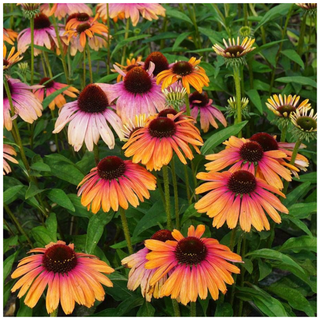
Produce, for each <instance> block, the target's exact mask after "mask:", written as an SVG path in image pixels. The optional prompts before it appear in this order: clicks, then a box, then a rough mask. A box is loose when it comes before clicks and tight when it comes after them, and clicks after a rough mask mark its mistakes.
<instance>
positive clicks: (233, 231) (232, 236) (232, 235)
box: [229, 228, 237, 251]
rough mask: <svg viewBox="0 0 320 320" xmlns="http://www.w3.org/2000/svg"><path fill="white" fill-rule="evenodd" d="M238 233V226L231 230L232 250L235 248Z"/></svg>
mask: <svg viewBox="0 0 320 320" xmlns="http://www.w3.org/2000/svg"><path fill="white" fill-rule="evenodd" d="M236 233H237V228H234V229H233V230H232V232H231V238H230V245H229V247H230V250H231V251H232V250H233V247H234V241H235V239H236Z"/></svg>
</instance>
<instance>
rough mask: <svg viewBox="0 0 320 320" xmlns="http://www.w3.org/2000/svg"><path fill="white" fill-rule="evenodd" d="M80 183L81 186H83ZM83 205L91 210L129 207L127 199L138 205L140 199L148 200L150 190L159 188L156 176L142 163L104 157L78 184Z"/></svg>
mask: <svg viewBox="0 0 320 320" xmlns="http://www.w3.org/2000/svg"><path fill="white" fill-rule="evenodd" d="M80 186H81V187H80ZM78 187H80V189H79V191H78V196H81V204H82V205H83V206H86V207H87V209H88V210H90V207H91V211H92V213H97V212H98V211H99V210H100V208H101V207H102V210H103V211H104V212H109V211H110V209H112V210H114V211H117V210H118V209H119V207H122V208H123V209H128V207H129V204H128V202H129V203H130V204H131V205H132V206H134V207H137V206H138V205H139V200H140V201H141V202H143V201H144V198H146V199H149V197H150V193H149V190H155V189H156V178H155V177H154V176H153V175H152V174H151V173H150V172H148V171H147V170H146V169H145V168H143V167H142V166H140V165H138V164H135V163H132V161H131V160H122V159H121V158H119V157H116V156H108V157H106V158H104V159H102V160H101V161H100V162H99V164H98V166H97V167H95V168H93V169H91V171H90V173H89V174H88V175H87V176H85V177H84V179H83V180H82V181H81V182H80V183H79V185H78Z"/></svg>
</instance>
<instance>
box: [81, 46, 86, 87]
mask: <svg viewBox="0 0 320 320" xmlns="http://www.w3.org/2000/svg"><path fill="white" fill-rule="evenodd" d="M85 86H86V50H83V78H82V89H84V87H85Z"/></svg>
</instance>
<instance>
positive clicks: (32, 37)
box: [30, 17, 34, 85]
mask: <svg viewBox="0 0 320 320" xmlns="http://www.w3.org/2000/svg"><path fill="white" fill-rule="evenodd" d="M30 33H31V81H30V82H31V85H33V76H34V17H32V18H31V19H30Z"/></svg>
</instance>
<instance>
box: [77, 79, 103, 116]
mask: <svg viewBox="0 0 320 320" xmlns="http://www.w3.org/2000/svg"><path fill="white" fill-rule="evenodd" d="M108 105H109V103H108V98H107V96H106V94H105V93H104V92H103V90H102V89H101V88H100V87H99V86H98V85H96V84H89V85H87V86H86V87H85V88H84V89H83V90H82V91H81V93H80V95H79V98H78V106H79V109H80V110H81V111H84V112H87V113H98V112H103V111H104V110H105V109H106V108H107V106H108Z"/></svg>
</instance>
